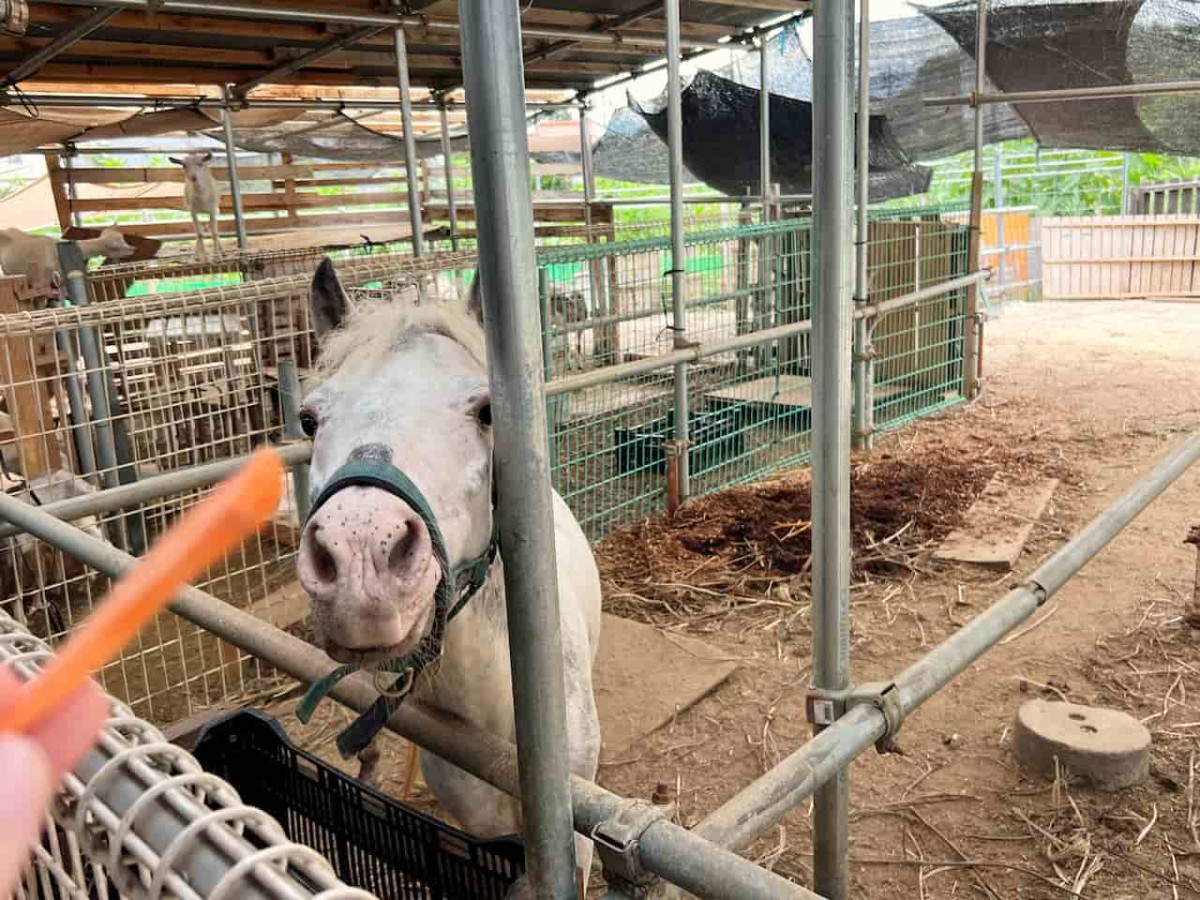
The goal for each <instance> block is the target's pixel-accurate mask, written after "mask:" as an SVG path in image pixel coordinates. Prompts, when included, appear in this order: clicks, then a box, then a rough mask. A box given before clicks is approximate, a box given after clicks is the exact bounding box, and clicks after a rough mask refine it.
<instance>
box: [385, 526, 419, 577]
mask: <svg viewBox="0 0 1200 900" xmlns="http://www.w3.org/2000/svg"><path fill="white" fill-rule="evenodd" d="M399 530H400V534H399V535H398V536H397V537H396V538H395V540H394V541H393V542H392V549H391V550H390V551H389V552H388V561H387V564H388V571H389V572H391V573H392V574H393V575H396V576H400V575H404V574H405V572H407V571H408V569H409V568H410V567H411V566H412V555H413V551H414V550H416V548H417V541H418V539H419V538H420V529H419V528H416V527H414V526H412V525H408V524H404V525H400V526H399Z"/></svg>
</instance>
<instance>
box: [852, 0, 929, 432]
mask: <svg viewBox="0 0 1200 900" xmlns="http://www.w3.org/2000/svg"><path fill="white" fill-rule="evenodd" d="M855 121H856V125H855V128H856V131H855V133H854V148H855V161H854V179H855V181H854V187H855V190H854V193H855V221H854V303H855V306H856V307H859V308H862V307H865V306H867V304H869V303H870V301H871V297H870V291H871V289H870V280H869V277H870V276H869V271H868V255H867V254H868V248H869V246H870V238H871V223H870V220H869V212H870V203H871V130H870V128H869V127H868V126H869V123H870V121H871V2H870V0H859V18H858V109H857V114H856V116H855ZM916 255H917V258H918V263H917V267H918V272H919V269H920V262H919V259H920V252H919V251H918V252H917V254H916ZM916 287H920V285H919V284H918V285H916ZM915 289H916V288H914V290H915ZM873 357H874V353H873V350H872V347H871V326H870V324H869V323H868V322H867V320H866V318H860V319H856V320H855V322H854V378H853V381H854V412H853V416H854V421H853V425H852V427H851V438H852V441H853V444H854V447H855V449H857V450H869V449H870V448H871V445H872V444H873V442H874V432H875V367H874V365H873V364H872V359H873Z"/></svg>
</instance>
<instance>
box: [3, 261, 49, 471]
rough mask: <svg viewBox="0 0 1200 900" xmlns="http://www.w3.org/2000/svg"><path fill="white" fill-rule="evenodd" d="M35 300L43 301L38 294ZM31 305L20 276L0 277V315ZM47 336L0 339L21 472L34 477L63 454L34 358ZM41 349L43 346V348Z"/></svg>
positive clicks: (9, 411) (47, 389) (47, 392)
mask: <svg viewBox="0 0 1200 900" xmlns="http://www.w3.org/2000/svg"><path fill="white" fill-rule="evenodd" d="M38 299H39V300H41V302H42V303H44V302H45V300H44V298H43V297H41V295H38ZM32 308H34V295H33V294H32V293H31V292H30V290H29V289H28V287H27V283H26V281H25V279H24V278H23V277H21V278H0V314H7V313H18V312H26V311H28V310H30V309H32ZM46 340H53V338H52V337H51V336H48V335H33V336H30V335H17V336H14V337H10V338H0V364H2V365H3V368H0V384H3V391H4V396H5V399H6V400H7V401H8V404H7V405H8V413H9V416H10V417H11V423H12V428H13V431H14V432H15V435H16V444H17V452H18V455H19V458H20V466H21V474H22V475H24V476H25V478H27V479H33V478H37V477H39V476H41V475H46V474H48V473H50V472H56V471H58V470H59V469H61V468H62V454H61V451H60V450H59V447H58V435H57V433H56V431H55V428H54V416H53V414H52V412H51V409H50V401H51V397H52V393H53V392H52V391H51V390H50V388H49V385H47V384H46V383H45V382H43V381H41V380H39V377H38V367H37V362H36V357H37V356H38V355H39V346H40V345H41V344H43V343H44V342H45V341H46ZM42 349H43V351H44V348H42Z"/></svg>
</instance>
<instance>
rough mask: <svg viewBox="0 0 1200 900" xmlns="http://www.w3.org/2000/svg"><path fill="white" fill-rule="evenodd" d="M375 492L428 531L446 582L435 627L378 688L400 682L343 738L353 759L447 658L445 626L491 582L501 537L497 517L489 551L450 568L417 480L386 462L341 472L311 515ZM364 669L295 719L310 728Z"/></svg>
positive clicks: (322, 691) (319, 691)
mask: <svg viewBox="0 0 1200 900" xmlns="http://www.w3.org/2000/svg"><path fill="white" fill-rule="evenodd" d="M355 486H358V487H373V488H379V489H380V490H383V491H387V492H388V493H389V494H391V495H392V496H394V497H398V498H399V499H401V500H403V501H404V502H405V503H407V504H408V505H409V507H411V508H412V510H413V511H414V512H415V513H416V514H417V515H418V516H420V517H421V521H422V522H424V523H425V527H426V528H428V529H429V539H430V541H431V542H432V544H433V555H434V558H435V559H436V560H437V564H438V566H439V567H440V568H441V572H442V576H441V578H440V579H439V580H438V586H437V590H436V592H435V594H434V600H435V606H434V616H433V626H432V627H431V628H430V630H429V633H428V634H427V635H425V637H424V638H423V639H422V641H421V643H420V644H419V645H418V646H417V648H416V649H415V650H414V651H413V652H412V653H410V654H408V655H407V656H404V657H401V658H400V659H390V660H388V661H387V662H385V663H383V664H382V665H381V666H380V667H379V669H378V672H377V676H376V684H377V686H378V685H379V678H380V677H382V676H383V675H384V674H385V673H390V674H393V675H395V676H396V677H395V678H394V679H392V683H391V684H390V685H389V686H387V687H380V695H379V699H377V700H376V701H375V702H374V703H373V704H372V705H371V708H370V709H368V710H367V711H366V712H364V713H363V714H362V715H360V716H359V717H358V718H357V719H355V720H354V721H353V722H352V723H350V725H349V727H347V728H346V730H345V731H343V732H342V733H341V734H339V735H338V739H337V746H338V750H339V751H340V752H341V753H342V755H343V756H347V757H349V756H354V755H355V754H357V753H359V752H361V751H362V750H363V749H365V748H366V747H367V745H369V744H370V743H371V741H372V740H374V739H375V735H377V734H378V733H379V732H380V730H381V729H382V728H383V726H384V725H385V724H386V722H387V720H388V719H390V718H391V716H392V713H394V712H395V711H396V708H397V707H399V705H400V704H401V703H403V702H404V698H405V697H406V696H408V693H409V691H411V690H412V687H413V684H414V682H415V681H416V678H417V676H418V675H419V674H420V673H421V671H422V670H423V669H424V668H425V667H426V666H428V665H429V664H430V663H431V662H433V661H435V660H437V659H438V658H440V657H441V655H442V642H443V639H444V637H445V632H446V624H447V623H448V622H449V621H450V620H451V619H453V618H454V617H455V616H456V615H458V613H459V612H461V611H462V608H463V607H464V606H465V605H466V604H467V601H468V600H470V599H471V597H473V596H474V595H475V594H476V593H477V592H478V591H479V589H480V588H482V587H483V585H484V584H485V583H486V582H487V577H488V571H489V570H490V569H491V566H492V563H493V562H494V561H495V559H496V554H497V552H498V549H499V548H498V544H499V541H498V534H497V529H496V524H495V517H494V516H493V519H492V535H491V538H490V539H489V540H488V545H487V549H486V550H484V551H483V553H481V554H480V555H479V556H476V557H475V558H474V559H468V560H465V561H464V562H462V563H461V564H459V565H457V566H454V567H453V568H451V566H450V560H449V557H448V555H447V553H446V542H445V540H444V539H443V538H442V530H441V529H440V528H439V527H438V524H437V519H436V518H435V516H434V514H433V508H432V507H431V506H430V505H429V501H427V500H426V499H425V495H424V494H422V493H421V491H420V489H419V488H418V487H417V486H416V484H414V483H413V480H412V479H411V478H409V477H408V476H407V475H405V474H404V473H403V472H401V471H400V470H399V469H397V468H396V467H395V466H393V465H392V464H391V463H390V462H388V461H386V460H384V459H378V458H375V459H352V460H351V461H350V462H348V463H346V464H345V465H344V466H342V467H341V468H340V469H338V470H337V471H336V472H334V473H333V476H332V477H331V478H330V479H329V481H328V482H327V483H326V485H325V487H324V488H322V489H321V493H319V494H318V495H317V499H316V500H314V501H313V504H312V507H311V508H310V509H309V512H308V515H309V518H311V517H312V516H313V515H315V514H316V512H317V510H319V509H320V508H321V507H322V506H324V505H325V504H326V503H327V502H328V501H329V499H330V498H331V497H333V495H334V494H336V493H337V492H338V491H340V490H342V489H343V488H348V487H355ZM360 668H361V667H360V666H359V665H357V664H350V665H344V666H339V667H338V668H336V669H334V670H333V671H332V672H330V673H329V674H328V675H326V676H325V677H324V678H321V679H319V680H318V681H314V682H313V683H312V684H311V685H309V687H308V690H307V691H306V692H305V694H304V699H303V700H301V701H300V705H299V706H298V707H297V708H296V717H297V718H298V719H299V720H300V721H301V722H307V721H308V720H309V719H310V718H311V717H312V714H313V713H314V712H315V711H316V708H317V706H318V705H319V704H320V702H321V701H322V700H323V699H325V696H326V695H327V694H328V693H329V692H330V691H331V690H333V687H334V686H335V685H336V684H337V683H338V682H339V681H341V680H342V679H343V678H345V677H346V676H347V675H349V674H350V673H351V672H356V671H358V670H359V669H360Z"/></svg>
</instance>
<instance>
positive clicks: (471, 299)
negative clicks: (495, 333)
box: [467, 272, 483, 328]
mask: <svg viewBox="0 0 1200 900" xmlns="http://www.w3.org/2000/svg"><path fill="white" fill-rule="evenodd" d="M467 312H469V313H470V314H471V318H473V319H474V320H475V321H476V322H478V323H479V325H480V327H481V328H482V327H483V288H481V287H480V286H479V273H478V272H476V273H475V277H474V278H472V279H471V289H470V290H469V291H467Z"/></svg>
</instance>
